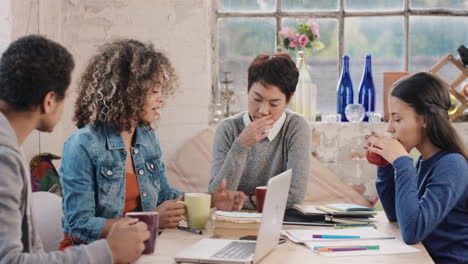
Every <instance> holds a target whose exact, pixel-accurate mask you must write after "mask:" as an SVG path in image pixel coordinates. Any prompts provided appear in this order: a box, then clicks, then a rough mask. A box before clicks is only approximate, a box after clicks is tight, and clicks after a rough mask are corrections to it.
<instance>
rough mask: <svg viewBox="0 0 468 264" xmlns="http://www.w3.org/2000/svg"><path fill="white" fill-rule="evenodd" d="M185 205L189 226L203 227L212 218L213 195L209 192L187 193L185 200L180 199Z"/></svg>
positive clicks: (185, 217)
mask: <svg viewBox="0 0 468 264" xmlns="http://www.w3.org/2000/svg"><path fill="white" fill-rule="evenodd" d="M178 203H182V204H184V205H185V211H186V212H185V216H183V217H182V218H183V219H184V220H185V221H186V222H187V225H188V227H189V228H196V229H203V228H205V227H206V224H207V223H208V219H209V218H210V208H211V195H210V194H207V193H186V194H185V195H184V201H178Z"/></svg>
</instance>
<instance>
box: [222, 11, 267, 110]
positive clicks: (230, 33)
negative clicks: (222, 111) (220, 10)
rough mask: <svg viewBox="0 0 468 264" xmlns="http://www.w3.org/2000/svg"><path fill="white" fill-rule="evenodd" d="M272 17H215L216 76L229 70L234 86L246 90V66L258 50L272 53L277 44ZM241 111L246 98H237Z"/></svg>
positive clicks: (241, 92) (238, 89) (241, 91)
mask: <svg viewBox="0 0 468 264" xmlns="http://www.w3.org/2000/svg"><path fill="white" fill-rule="evenodd" d="M275 32H276V22H275V19H274V18H222V19H219V20H218V62H219V63H218V65H219V68H218V76H219V78H218V79H219V80H221V78H222V76H223V75H222V73H223V72H225V71H229V72H231V73H232V74H231V76H232V79H233V80H234V82H233V87H234V88H235V89H236V91H238V92H239V93H240V94H241V97H242V96H244V95H245V93H246V92H247V69H248V67H249V65H250V63H251V62H252V60H253V58H255V56H257V55H258V54H260V53H274V52H275V46H276V33H275ZM240 104H241V110H247V107H246V104H247V98H240Z"/></svg>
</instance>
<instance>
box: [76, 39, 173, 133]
mask: <svg viewBox="0 0 468 264" xmlns="http://www.w3.org/2000/svg"><path fill="white" fill-rule="evenodd" d="M161 76H162V78H163V84H162V85H163V86H162V89H161V90H162V91H161V92H162V95H163V96H164V98H167V97H168V96H169V95H171V94H173V93H174V91H175V90H176V89H177V87H178V86H179V79H178V77H177V74H176V72H175V70H174V68H173V67H172V65H171V63H170V62H169V60H168V59H167V57H166V56H165V55H164V54H163V53H161V52H158V51H155V49H154V47H153V45H152V44H150V43H148V44H144V43H142V42H140V41H137V40H133V39H123V40H118V41H115V42H112V43H108V44H105V45H104V46H103V47H102V48H101V50H100V52H99V53H98V54H97V55H96V56H94V57H93V58H92V59H91V60H90V62H89V64H88V66H87V67H86V69H85V71H84V73H83V74H82V76H81V80H80V85H79V88H78V99H77V100H76V103H75V114H74V117H73V120H74V121H75V122H76V126H77V127H78V128H82V127H83V126H85V125H86V124H103V125H112V126H114V127H115V128H116V129H117V130H118V131H123V130H125V131H130V130H131V128H132V125H134V124H135V122H137V123H140V124H142V123H141V121H140V120H139V117H140V116H141V115H142V114H144V110H143V109H144V105H145V104H146V100H147V98H148V96H149V94H150V91H151V89H152V87H154V85H155V83H156V82H158V81H159V80H158V78H160V77H161ZM143 125H146V126H148V127H150V124H144V123H143Z"/></svg>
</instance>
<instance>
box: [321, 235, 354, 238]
mask: <svg viewBox="0 0 468 264" xmlns="http://www.w3.org/2000/svg"><path fill="white" fill-rule="evenodd" d="M312 238H343V239H346V238H361V236H342V235H312Z"/></svg>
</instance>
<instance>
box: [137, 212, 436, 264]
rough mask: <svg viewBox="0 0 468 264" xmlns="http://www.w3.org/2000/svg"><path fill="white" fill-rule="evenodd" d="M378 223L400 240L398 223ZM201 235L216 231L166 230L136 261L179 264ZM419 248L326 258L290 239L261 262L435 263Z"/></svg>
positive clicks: (379, 219)
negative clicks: (178, 256)
mask: <svg viewBox="0 0 468 264" xmlns="http://www.w3.org/2000/svg"><path fill="white" fill-rule="evenodd" d="M375 221H376V222H375V223H376V225H377V227H378V230H379V231H381V232H383V233H386V234H388V235H393V236H395V237H397V238H398V239H401V235H400V231H399V230H398V225H397V224H396V223H390V222H389V221H388V220H387V218H386V217H385V214H384V213H383V212H379V214H378V215H377V216H376V218H375ZM299 228H307V229H323V228H327V227H323V226H314V227H313V226H307V227H303V226H292V225H285V226H283V229H299ZM202 238H213V230H212V229H211V228H210V225H208V228H207V229H206V230H204V234H203V235H197V234H192V233H189V232H186V231H181V230H177V229H166V230H164V232H163V233H162V234H161V235H160V236H159V238H158V240H157V242H156V249H155V252H154V253H153V254H152V255H144V256H142V257H141V258H140V259H139V260H138V261H137V263H138V264H141V263H158V264H159V263H176V262H175V261H174V256H175V255H176V254H177V253H178V252H180V251H182V250H183V249H185V248H186V247H189V246H190V245H192V244H194V243H195V242H197V241H199V240H200V239H202ZM222 238H229V239H231V238H232V239H237V238H238V237H233V236H222ZM413 247H415V248H417V249H419V250H420V251H419V252H417V253H407V254H395V255H381V256H353V257H324V256H319V255H317V254H315V253H314V252H313V251H312V250H310V249H308V248H306V247H305V246H304V245H302V244H295V243H293V242H291V241H289V240H287V241H286V243H284V244H281V245H278V246H277V247H276V248H275V249H274V250H273V251H272V252H270V254H268V255H267V256H266V257H265V258H264V259H263V260H262V261H261V262H260V263H262V264H270V263H271V264H273V263H274V264H276V263H289V264H299V263H307V264H310V263H341V264H352V263H357V264H363V263H389V264H390V263H391V264H395V263H397V264H405V263H408V264H416V263H424V264H426V263H434V262H433V261H432V258H431V257H430V256H429V254H428V253H427V251H426V249H425V248H424V246H423V245H422V244H421V243H418V244H416V245H413Z"/></svg>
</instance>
